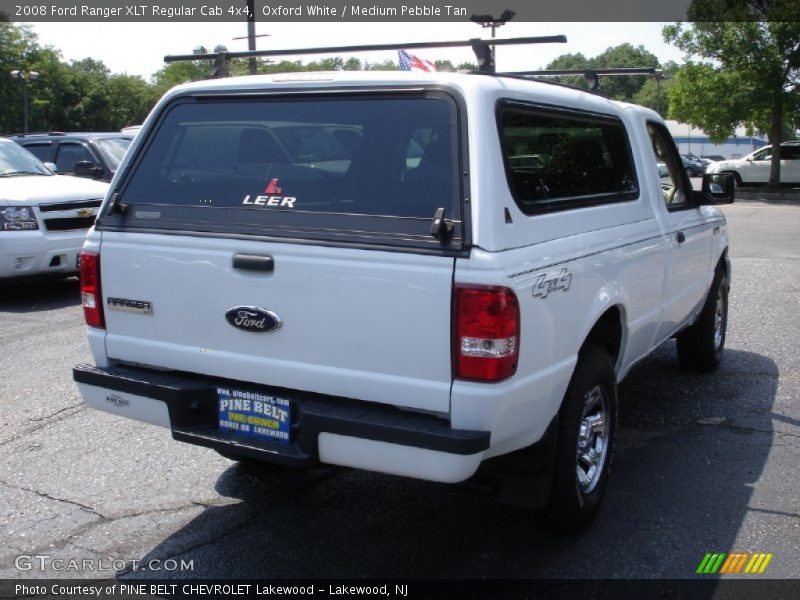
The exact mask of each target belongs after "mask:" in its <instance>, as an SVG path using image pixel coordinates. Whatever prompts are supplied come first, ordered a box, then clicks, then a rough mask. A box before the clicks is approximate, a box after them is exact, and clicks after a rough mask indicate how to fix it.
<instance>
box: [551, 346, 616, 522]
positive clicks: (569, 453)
mask: <svg viewBox="0 0 800 600" xmlns="http://www.w3.org/2000/svg"><path fill="white" fill-rule="evenodd" d="M598 390H599V391H600V393H601V394H602V399H601V400H602V404H603V406H602V409H603V410H602V412H603V415H604V423H603V444H602V445H603V447H604V449H605V452H604V453H602V451H601V454H602V460H599V461H598V462H599V465H596V466H595V471H594V473H593V474H592V476H591V478H590V481H589V483H587V482H586V479H585V478H583V480H581V479H580V478H579V476H578V473H579V469H580V470H582V471H584V474H585V475H586V477H589V475H588V474H587V473H588V472H590V471H587V470H585V469H584V467H586V463H585V462H582V461H581V457H582V456H583V457H584V458H585V457H586V456H587V455H588V454H589V453H590V452H591V449H592V448H594V449H596V448H597V437H599V436H597V437H595V429H594V427H591V426H590V425H589V423H591V421H589V419H591V418H593V417H594V416H595V415H596V412H595V409H594V408H589V406H590V404H591V403H592V402H593V399H594V401H595V402H596V394H597V391H598ZM592 406H596V404H595V405H592ZM617 407H618V399H617V378H616V374H615V373H614V367H613V365H612V364H611V359H610V357H609V356H608V354H607V353H606V352H605V351H604V350H603V349H602V348H599V347H597V346H594V345H587V346H585V347H584V348H583V349H582V350H581V352H580V354H579V356H578V364H577V365H576V367H575V372H574V373H573V374H572V379H571V381H570V383H569V386H568V387H567V392H566V394H565V396H564V402H563V404H562V405H561V409H560V410H559V413H558V419H559V420H558V439H557V441H556V456H555V462H554V465H553V486H552V489H551V492H550V499H549V501H548V504H547V507H546V508H545V510H544V517H545V519H546V520H545V521H544V524H545V525H546V526H547V527H549V528H553V529H556V530H559V531H576V530H578V529H582V528H584V527H586V526H587V525H588V524H589V523H590V521H591V520H592V517H593V516H594V514H595V513H596V512H597V509H598V508H599V506H600V502H601V500H602V499H603V494H604V493H605V489H606V485H607V483H608V476H609V473H610V471H611V462H612V458H613V454H614V434H615V432H616V424H617ZM587 409H588V412H587ZM594 422H595V423H596V420H595V421H594ZM587 427H588V428H589V431H590V433H591V436H592V437H590V438H587V437H586V431H587ZM582 432H583V435H582ZM590 440H591V441H590ZM581 444H583V445H582V446H581ZM585 450H588V451H589V452H584V451H585Z"/></svg>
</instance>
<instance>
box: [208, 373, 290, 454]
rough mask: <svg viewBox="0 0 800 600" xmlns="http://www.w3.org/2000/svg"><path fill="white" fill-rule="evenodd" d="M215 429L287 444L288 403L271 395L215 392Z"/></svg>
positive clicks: (222, 390)
mask: <svg viewBox="0 0 800 600" xmlns="http://www.w3.org/2000/svg"><path fill="white" fill-rule="evenodd" d="M217 401H218V403H217V427H218V428H219V430H220V431H225V432H227V433H230V434H232V435H234V436H236V437H240V438H245V439H251V440H258V441H262V442H274V443H279V444H289V443H291V425H292V403H291V401H290V400H289V399H288V398H284V397H283V396H278V395H275V394H267V393H262V392H253V391H250V390H243V389H239V388H222V387H218V388H217Z"/></svg>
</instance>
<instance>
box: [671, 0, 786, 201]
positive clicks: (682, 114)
mask: <svg viewBox="0 0 800 600" xmlns="http://www.w3.org/2000/svg"><path fill="white" fill-rule="evenodd" d="M719 15H726V19H729V20H728V21H724V22H720V21H715V20H713V19H714V18H719ZM689 19H690V21H691V23H690V24H683V23H676V24H675V25H670V26H667V27H665V28H664V32H663V33H664V39H665V40H666V41H668V42H670V43H672V44H674V45H675V46H677V47H678V48H680V49H681V50H683V51H684V52H685V53H686V58H687V63H686V65H685V66H684V67H683V68H681V69H680V71H679V73H678V75H677V77H676V80H675V84H674V86H673V87H672V89H671V90H670V94H669V98H670V116H672V117H674V118H677V119H680V120H681V121H684V122H687V123H690V124H691V125H694V126H696V127H700V128H702V129H704V130H705V131H707V132H708V133H709V135H710V136H711V138H712V139H713V140H715V141H720V140H722V139H724V138H726V137H728V136H730V135H733V133H734V131H735V129H736V127H737V126H745V127H746V128H747V129H748V130H751V131H752V130H755V129H757V130H760V131H765V132H767V134H768V136H769V140H770V142H771V143H772V144H773V146H775V151H774V152H773V153H772V155H773V158H772V165H771V169H770V178H769V184H770V186H777V185H779V182H780V153H779V152H778V151H777V146H778V145H779V144H780V142H781V141H782V139H783V135H784V132H785V130H786V129H787V127H788V128H797V127H798V126H800V93H798V92H800V3H798V2H797V1H796V0H769V1H768V0H694V1H693V2H692V5H691V7H690V9H689Z"/></svg>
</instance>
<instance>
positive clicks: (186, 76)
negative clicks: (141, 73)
mask: <svg viewBox="0 0 800 600" xmlns="http://www.w3.org/2000/svg"><path fill="white" fill-rule="evenodd" d="M210 70H211V61H207V60H197V61H187V62H174V63H169V64H168V65H166V66H164V67H163V68H162V69H159V70H158V71H156V72H155V73H154V74H153V76H152V78H151V81H152V86H153V88H154V90H155V94H156V95H157V96H158V97H161V96H163V95H164V93H165V92H166V91H167V90H169V89H170V88H172V87H174V86H176V85H178V84H181V83H186V82H187V81H198V80H200V79H206V78H207V77H208V73H209V71H210Z"/></svg>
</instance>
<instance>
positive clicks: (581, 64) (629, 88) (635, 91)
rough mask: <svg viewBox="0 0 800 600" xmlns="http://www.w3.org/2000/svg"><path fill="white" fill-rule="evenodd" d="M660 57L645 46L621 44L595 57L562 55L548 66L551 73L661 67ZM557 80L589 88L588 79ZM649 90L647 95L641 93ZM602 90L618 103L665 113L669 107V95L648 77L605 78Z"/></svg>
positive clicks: (579, 54)
mask: <svg viewBox="0 0 800 600" xmlns="http://www.w3.org/2000/svg"><path fill="white" fill-rule="evenodd" d="M660 66H661V65H660V63H659V61H658V57H656V55H655V54H653V53H652V52H650V51H648V50H646V49H645V48H644V46H633V45H631V44H627V43H626V44H620V45H619V46H612V47H610V48H608V49H606V50H605V52H603V53H602V54H599V55H597V56H595V57H594V58H586V57H585V56H584V55H583V54H581V53H580V52H579V53H577V54H562V55H561V56H559V57H558V58H556V59H555V60H553V61H552V62H551V63H550V64H548V65H547V67H545V68H546V69H548V70H559V71H560V70H568V69H613V68H620V67H654V68H656V69H658V68H660ZM557 81H560V82H562V83H566V84H569V85H573V86H576V87H582V88H586V89H588V88H589V84H588V82H587V81H586V79H585V78H584V77H580V76H565V77H559V78H557ZM645 86H647V87H648V91H647V93H644V94H641V92H642V90H643V89H644V88H645ZM600 88H601V91H602V94H603V95H604V96H606V97H608V98H612V99H614V100H621V101H623V102H637V103H638V104H644V105H645V106H649V107H650V108H653V109H654V110H658V111H659V112H663V110H664V108H665V105H666V95H663V96H662V95H661V93H662V91H663V90H662V85H661V84H659V83H657V82H656V81H654V80H653V78H652V77H648V76H646V75H635V76H624V77H622V76H608V77H601V79H600Z"/></svg>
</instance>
